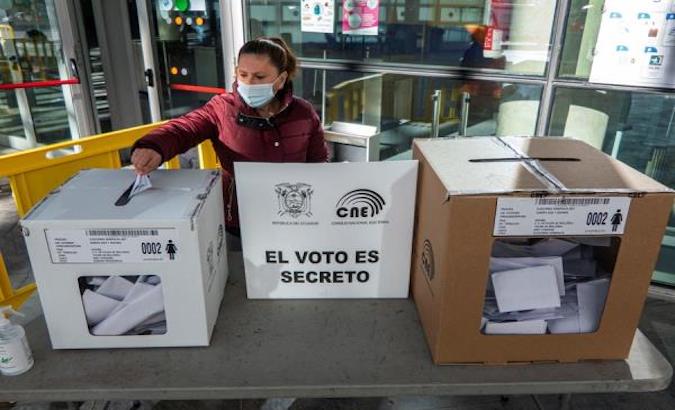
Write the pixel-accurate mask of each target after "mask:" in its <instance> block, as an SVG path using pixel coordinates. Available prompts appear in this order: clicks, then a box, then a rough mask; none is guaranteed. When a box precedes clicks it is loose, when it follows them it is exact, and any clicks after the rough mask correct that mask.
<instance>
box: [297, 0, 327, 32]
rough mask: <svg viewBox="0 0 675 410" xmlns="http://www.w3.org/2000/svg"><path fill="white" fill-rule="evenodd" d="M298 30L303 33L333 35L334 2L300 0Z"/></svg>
mask: <svg viewBox="0 0 675 410" xmlns="http://www.w3.org/2000/svg"><path fill="white" fill-rule="evenodd" d="M301 3H302V5H301V6H300V7H301V10H300V16H301V17H300V30H301V31H302V32H303V33H331V34H332V33H334V32H335V25H334V24H333V22H334V20H335V0H302V2H301Z"/></svg>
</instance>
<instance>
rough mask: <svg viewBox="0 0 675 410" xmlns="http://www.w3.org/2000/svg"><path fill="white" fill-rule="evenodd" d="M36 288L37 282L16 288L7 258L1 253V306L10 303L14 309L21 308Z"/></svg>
mask: <svg viewBox="0 0 675 410" xmlns="http://www.w3.org/2000/svg"><path fill="white" fill-rule="evenodd" d="M35 289H36V286H35V283H31V284H28V285H26V286H23V287H21V288H19V289H17V290H14V289H13V288H12V283H11V282H10V281H9V274H8V273H7V267H6V266H5V260H4V259H3V258H2V255H0V306H7V305H10V306H12V308H13V309H14V310H19V309H20V308H21V305H23V303H24V302H25V301H26V300H27V299H28V298H29V297H30V296H31V295H32V294H33V292H34V291H35Z"/></svg>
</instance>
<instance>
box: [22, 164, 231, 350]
mask: <svg viewBox="0 0 675 410" xmlns="http://www.w3.org/2000/svg"><path fill="white" fill-rule="evenodd" d="M134 179H135V173H134V172H133V171H131V170H103V169H93V170H86V171H81V172H80V173H78V174H77V175H75V176H74V177H73V178H71V179H70V180H69V181H67V182H66V183H65V184H63V185H62V186H61V187H60V188H58V189H57V190H55V191H53V192H52V193H50V194H49V195H48V196H47V197H46V198H45V199H44V200H43V201H42V202H40V203H38V204H37V205H36V206H35V207H34V208H33V209H32V210H31V211H30V212H29V213H28V215H27V216H26V217H25V219H23V220H22V221H21V224H22V226H23V233H24V236H25V240H26V245H27V247H28V253H29V256H30V260H31V264H32V266H33V272H34V274H35V279H36V282H37V284H38V290H39V294H40V300H41V302H42V308H43V311H44V315H45V319H46V321H47V327H48V329H49V335H50V338H51V341H52V345H53V347H54V348H55V349H70V348H109V347H154V346H207V345H208V344H209V340H210V337H211V332H212V331H213V326H214V324H215V322H216V318H217V316H218V310H219V308H220V302H221V300H222V297H223V292H224V288H225V282H226V279H227V251H226V245H225V236H224V235H225V232H224V217H223V195H222V193H223V191H222V183H221V177H220V173H219V172H216V171H201V170H176V171H164V170H158V171H155V172H153V173H152V174H151V175H150V181H151V184H152V187H151V188H149V189H148V190H146V191H144V192H141V193H138V194H136V195H134V196H132V197H131V198H130V199H129V200H128V202H127V203H126V204H125V205H120V203H124V202H126V201H118V200H119V198H120V197H121V196H123V195H125V190H127V188H128V187H129V185H130V183H132V182H133V181H134ZM116 202H117V205H116Z"/></svg>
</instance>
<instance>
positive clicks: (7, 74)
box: [0, 0, 71, 149]
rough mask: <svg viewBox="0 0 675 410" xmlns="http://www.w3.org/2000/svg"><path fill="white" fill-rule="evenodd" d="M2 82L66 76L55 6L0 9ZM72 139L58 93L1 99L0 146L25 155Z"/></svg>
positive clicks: (45, 1)
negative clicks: (38, 146)
mask: <svg viewBox="0 0 675 410" xmlns="http://www.w3.org/2000/svg"><path fill="white" fill-rule="evenodd" d="M0 21H2V23H1V24H0V50H1V53H0V77H1V78H0V82H1V83H3V84H11V83H22V82H33V81H44V80H58V79H60V78H62V77H63V76H64V75H65V74H64V73H65V69H64V65H63V58H62V47H61V38H60V36H59V31H58V23H57V21H56V15H55V12H54V2H53V0H42V1H32V2H16V1H15V2H12V3H11V6H10V7H5V8H3V9H0ZM70 137H71V133H70V127H69V123H68V116H67V111H66V106H65V102H64V97H63V89H62V88H61V87H49V88H35V89H26V90H24V89H17V90H12V91H9V90H8V91H4V92H2V93H0V145H4V146H5V147H13V148H18V149H24V148H29V147H32V146H34V145H35V144H38V143H51V142H56V141H61V140H64V139H69V138H70Z"/></svg>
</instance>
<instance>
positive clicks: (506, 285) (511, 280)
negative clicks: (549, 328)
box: [492, 265, 560, 313]
mask: <svg viewBox="0 0 675 410" xmlns="http://www.w3.org/2000/svg"><path fill="white" fill-rule="evenodd" d="M492 285H493V286H494V289H495V297H496V299H497V306H498V307H499V311H500V312H502V313H503V312H513V311H516V310H530V309H543V308H552V307H560V293H559V292H558V280H557V275H556V273H555V269H554V268H553V267H552V266H549V265H545V266H535V267H531V268H524V269H515V270H508V271H503V272H496V273H493V274H492Z"/></svg>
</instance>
